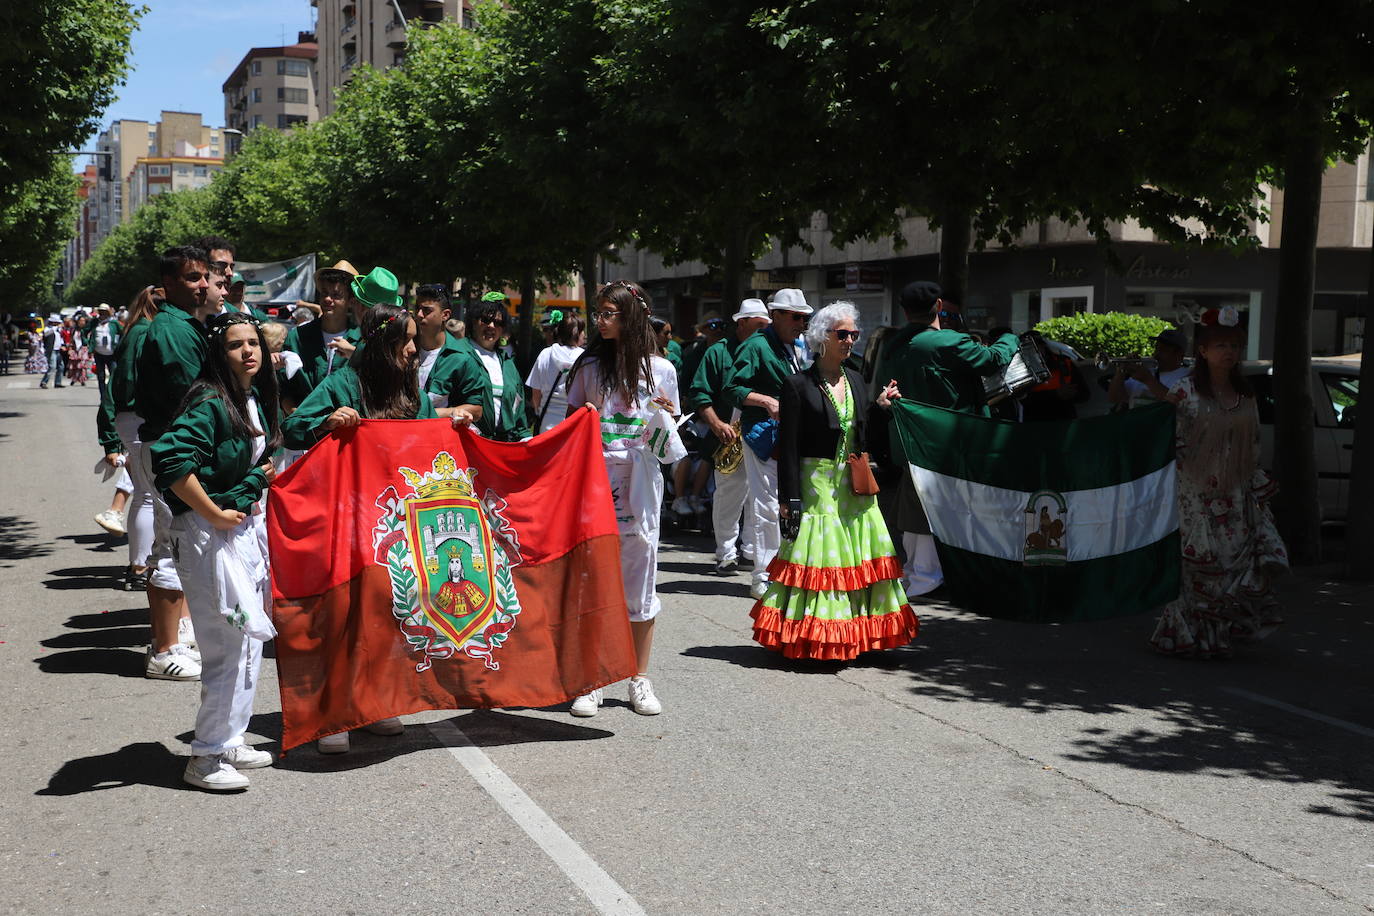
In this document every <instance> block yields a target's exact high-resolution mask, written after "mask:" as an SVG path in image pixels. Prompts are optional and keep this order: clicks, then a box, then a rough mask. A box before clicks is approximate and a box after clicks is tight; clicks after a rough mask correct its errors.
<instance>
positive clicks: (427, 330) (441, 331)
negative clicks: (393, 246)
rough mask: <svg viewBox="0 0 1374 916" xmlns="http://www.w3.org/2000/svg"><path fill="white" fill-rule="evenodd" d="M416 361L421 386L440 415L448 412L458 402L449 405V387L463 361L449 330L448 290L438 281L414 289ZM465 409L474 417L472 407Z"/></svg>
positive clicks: (457, 341) (455, 406)
mask: <svg viewBox="0 0 1374 916" xmlns="http://www.w3.org/2000/svg"><path fill="white" fill-rule="evenodd" d="M413 311H414V313H415V363H416V366H417V367H418V369H419V373H420V387H421V388H422V389H424V391H425V393H426V394H428V395H429V400H430V403H432V404H433V405H434V409H435V411H436V412H438V414H439V415H440V416H449V415H451V414H453V413H454V412H456V411H457V410H458V409H459V405H456V404H455V405H453V406H452V407H450V406H449V390H450V389H451V388H452V387H453V380H454V376H455V375H457V373H458V372H459V371H460V369H461V367H462V365H463V361H464V360H463V355H462V352H463V351H462V348H461V347H460V346H459V340H458V338H457V337H454V336H453V335H452V334H450V333H449V332H448V327H447V325H448V320H449V318H451V317H453V307H452V305H451V304H450V300H449V293H448V290H447V289H445V288H444V287H443V286H441V285H440V284H437V283H429V284H426V285H424V286H421V287H420V288H419V289H417V290H416V291H415V308H414V309H413ZM463 412H464V413H469V414H471V415H473V417H474V418H475V417H476V412H475V411H473V410H471V408H467V407H465V408H463Z"/></svg>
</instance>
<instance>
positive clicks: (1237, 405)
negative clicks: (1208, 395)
mask: <svg viewBox="0 0 1374 916" xmlns="http://www.w3.org/2000/svg"><path fill="white" fill-rule="evenodd" d="M1233 393H1234V394H1235V396H1236V403H1234V404H1232V405H1231V406H1230V407H1227V406H1226V405H1225V404H1223V403H1222V402H1221V397H1220V396H1218V397H1217V399H1216V400H1217V406H1218V407H1220V408H1221V409H1222V410H1224V411H1226V412H1227V413H1234V412H1235V411H1237V410H1240V402H1241V401H1243V400H1245V399H1244V398H1242V397H1241V396H1240V392H1239V391H1236V392H1233Z"/></svg>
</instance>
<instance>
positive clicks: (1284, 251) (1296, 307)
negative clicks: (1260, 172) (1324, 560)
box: [1251, 114, 1326, 563]
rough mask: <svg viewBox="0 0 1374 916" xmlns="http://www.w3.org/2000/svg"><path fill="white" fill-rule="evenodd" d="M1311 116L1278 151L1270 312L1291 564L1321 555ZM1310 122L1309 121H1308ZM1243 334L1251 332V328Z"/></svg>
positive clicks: (1278, 459) (1317, 172)
mask: <svg viewBox="0 0 1374 916" xmlns="http://www.w3.org/2000/svg"><path fill="white" fill-rule="evenodd" d="M1318 118H1319V116H1318V115H1315V114H1314V115H1309V117H1308V118H1299V119H1294V124H1293V129H1292V131H1291V132H1290V136H1291V137H1292V143H1291V145H1290V146H1289V148H1288V150H1287V152H1286V154H1285V157H1284V175H1285V185H1284V189H1283V224H1282V233H1283V237H1282V247H1281V249H1280V251H1279V294H1278V295H1279V301H1278V308H1277V309H1276V311H1275V315H1274V325H1275V328H1276V329H1277V331H1276V333H1275V335H1274V395H1275V418H1274V419H1275V422H1274V468H1275V471H1276V472H1277V473H1278V481H1279V492H1278V495H1277V496H1276V497H1275V499H1274V510H1275V516H1276V520H1277V521H1278V524H1279V531H1280V533H1282V535H1283V539H1284V541H1285V542H1286V543H1287V545H1288V553H1289V556H1290V557H1291V558H1292V560H1293V561H1294V562H1295V563H1317V562H1320V561H1321V550H1322V537H1321V505H1320V504H1319V503H1318V501H1317V458H1316V447H1315V443H1314V438H1313V437H1314V422H1313V406H1312V292H1313V289H1314V287H1315V281H1316V271H1317V220H1318V216H1319V215H1320V210H1321V186H1322V174H1323V173H1324V172H1325V171H1326V157H1325V156H1324V155H1323V152H1322V148H1321V142H1320V139H1319V138H1320V137H1321V131H1320V130H1319V129H1318V128H1317V127H1316V126H1315V125H1316V124H1317V121H1318ZM1309 125H1313V126H1309ZM1251 333H1255V334H1258V333H1259V328H1252V329H1251Z"/></svg>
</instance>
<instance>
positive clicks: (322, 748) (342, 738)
mask: <svg viewBox="0 0 1374 916" xmlns="http://www.w3.org/2000/svg"><path fill="white" fill-rule="evenodd" d="M315 747H316V748H317V749H318V750H319V752H320V753H321V754H347V753H348V732H339V733H338V734H337V735H325V736H324V737H323V738H321V739H320V740H319V741H316V742H315Z"/></svg>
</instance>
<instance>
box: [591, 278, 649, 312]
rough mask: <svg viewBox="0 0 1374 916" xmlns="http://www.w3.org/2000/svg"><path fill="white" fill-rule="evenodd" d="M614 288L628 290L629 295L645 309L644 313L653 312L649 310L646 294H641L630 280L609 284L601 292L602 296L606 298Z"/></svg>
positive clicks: (615, 281)
mask: <svg viewBox="0 0 1374 916" xmlns="http://www.w3.org/2000/svg"><path fill="white" fill-rule="evenodd" d="M613 287H618V288H620V289H624V290H627V291H628V292H629V294H630V295H631V296H633V297H634V300H635V301H636V302H638V303H639V304H640V305H642V306H643V307H644V311H646V312H648V311H651V309H650V308H649V303H648V300H646V299H645V298H644V294H643V293H641V292H640V291H639V289H638V288H637V287H636V286H634V284H632V283H630V281H629V280H613V281H611V282H610V283H607V284H606V288H605V289H603V290H602V291H601V295H602V296H605V295H606V293H607V292H608V291H609V290H610V289H612V288H613Z"/></svg>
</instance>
